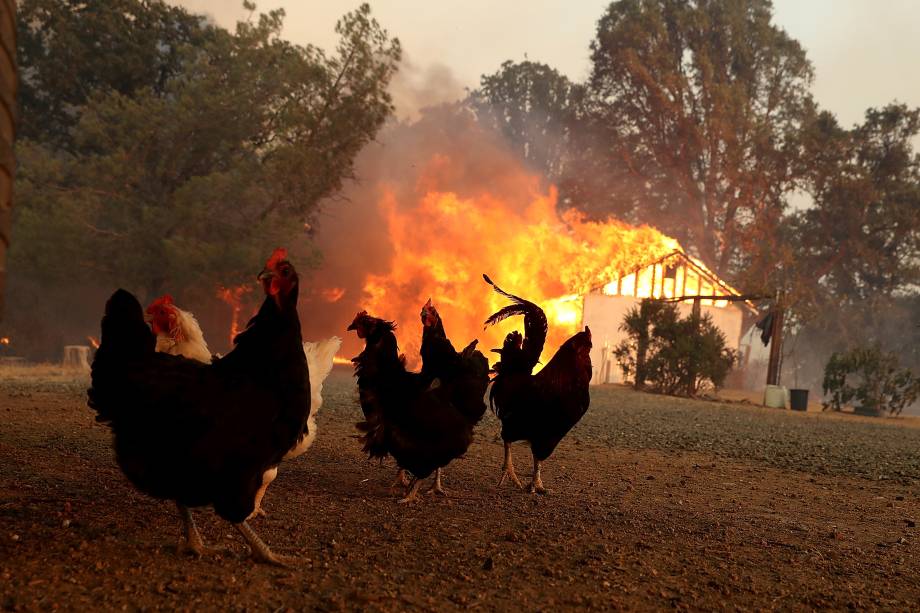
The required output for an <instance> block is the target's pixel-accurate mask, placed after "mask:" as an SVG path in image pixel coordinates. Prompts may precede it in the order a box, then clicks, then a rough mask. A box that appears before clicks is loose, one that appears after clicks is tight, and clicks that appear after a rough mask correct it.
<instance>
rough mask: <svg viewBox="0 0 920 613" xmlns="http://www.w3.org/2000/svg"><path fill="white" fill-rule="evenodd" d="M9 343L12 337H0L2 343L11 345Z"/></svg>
mask: <svg viewBox="0 0 920 613" xmlns="http://www.w3.org/2000/svg"><path fill="white" fill-rule="evenodd" d="M9 344H10V337H8V336H4V337H0V345H9Z"/></svg>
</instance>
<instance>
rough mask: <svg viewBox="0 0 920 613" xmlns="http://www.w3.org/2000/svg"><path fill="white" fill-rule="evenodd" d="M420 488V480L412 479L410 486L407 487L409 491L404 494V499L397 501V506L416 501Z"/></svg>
mask: <svg viewBox="0 0 920 613" xmlns="http://www.w3.org/2000/svg"><path fill="white" fill-rule="evenodd" d="M421 486H422V480H421V479H419V478H418V477H412V484H411V485H410V486H409V491H408V492H407V493H406V497H405V498H400V499H399V500H398V502H399V504H412V503H413V502H417V501H418V490H419V488H420V487H421Z"/></svg>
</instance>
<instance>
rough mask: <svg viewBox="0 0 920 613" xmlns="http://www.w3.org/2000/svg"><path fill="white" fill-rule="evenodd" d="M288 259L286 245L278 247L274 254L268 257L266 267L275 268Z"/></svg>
mask: <svg viewBox="0 0 920 613" xmlns="http://www.w3.org/2000/svg"><path fill="white" fill-rule="evenodd" d="M286 259H288V252H287V249H285V248H284V247H278V248H277V249H275V250H274V251H272V256H271V257H270V258H268V261H267V262H265V268H269V269H272V268H275V266H277V265H278V264H280V263H281V262H283V261H285V260H286Z"/></svg>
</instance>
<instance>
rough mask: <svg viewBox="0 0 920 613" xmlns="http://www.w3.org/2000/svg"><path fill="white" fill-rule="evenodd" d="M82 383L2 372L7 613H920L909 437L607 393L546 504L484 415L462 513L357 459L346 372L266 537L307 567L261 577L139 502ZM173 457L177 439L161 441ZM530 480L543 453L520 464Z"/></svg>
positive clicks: (822, 420)
mask: <svg viewBox="0 0 920 613" xmlns="http://www.w3.org/2000/svg"><path fill="white" fill-rule="evenodd" d="M85 385H86V382H85V381H79V380H77V381H75V380H73V378H72V377H68V376H65V375H64V374H61V373H53V372H45V373H41V375H40V376H30V375H29V373H28V372H24V373H16V374H15V376H13V375H11V374H10V373H3V372H0V414H2V415H3V419H2V422H0V607H4V608H6V609H10V610H42V611H44V610H50V609H55V608H57V609H69V610H95V609H105V610H154V609H169V610H175V609H180V610H193V609H194V610H202V609H207V610H212V609H213V610H255V611H263V610H264V611H278V610H286V609H289V610H304V609H311V610H369V611H394V610H432V611H445V610H466V609H473V608H476V609H480V610H561V609H570V608H580V609H596V610H610V609H621V610H622V609H625V610H650V609H678V610H701V611H702V610H705V611H708V610H726V609H731V610H776V609H779V610H803V609H808V610H811V609H842V608H855V609H858V610H911V609H913V608H915V606H916V603H917V602H920V578H918V576H917V574H916V572H915V569H916V568H917V566H918V564H920V548H918V547H917V545H916V527H915V526H916V522H917V521H920V487H918V482H917V479H918V474H920V472H918V467H917V461H918V458H917V453H916V449H917V448H918V442H920V439H918V437H920V428H918V427H917V422H916V421H915V420H909V419H889V420H872V419H868V418H860V417H854V416H840V415H827V414H812V413H809V414H793V413H790V412H787V411H778V410H769V409H762V408H758V407H753V406H745V405H740V404H725V403H715V402H700V401H689V400H681V399H675V398H667V397H660V396H651V395H645V394H637V393H634V392H631V391H629V390H625V389H622V388H617V387H604V388H596V389H594V390H593V392H592V407H591V410H590V411H589V413H588V415H587V416H586V417H585V419H584V420H583V421H582V423H581V424H579V426H578V427H576V429H575V430H573V431H572V433H571V434H570V436H569V437H567V438H566V440H565V441H563V443H562V444H561V445H560V446H559V448H558V449H557V451H556V452H555V453H554V455H553V456H552V457H551V458H550V460H549V461H548V462H547V463H546V465H545V468H544V481H545V482H546V485H547V487H548V488H549V489H550V494H549V495H547V496H531V495H528V494H525V493H523V492H521V491H518V490H514V489H512V488H509V487H507V486H506V487H503V488H502V489H497V488H496V483H497V480H498V477H499V474H500V464H501V454H502V451H501V444H500V442H499V440H498V424H497V422H496V421H495V420H494V419H493V418H491V417H488V418H487V419H486V420H484V422H483V424H482V425H481V426H480V427H479V429H478V431H477V435H476V441H475V443H474V445H473V446H472V447H471V448H470V451H469V453H468V454H467V456H466V457H465V458H463V459H461V460H459V461H457V462H455V463H453V464H451V466H449V467H448V468H447V470H446V474H445V487H446V488H447V489H448V491H449V492H450V496H449V497H448V498H446V499H442V498H430V497H428V498H426V499H425V500H424V501H423V502H421V503H420V504H418V505H415V506H412V507H408V508H407V507H404V506H402V505H397V504H395V496H396V495H395V493H393V492H391V491H389V489H388V486H389V484H390V482H391V481H392V478H393V475H394V468H393V466H391V465H385V466H378V465H377V464H370V463H368V462H367V461H366V460H365V459H364V458H362V456H361V454H360V450H359V445H358V443H357V441H355V440H354V438H352V437H353V434H354V430H353V424H354V422H355V421H356V420H357V417H358V415H359V409H358V408H357V405H356V402H355V393H354V384H353V380H352V378H351V377H350V373H349V372H348V371H347V370H346V369H336V371H335V372H334V373H333V376H332V378H331V379H330V382H329V386H328V389H327V393H326V394H325V395H326V404H325V405H324V407H323V410H322V412H321V414H320V416H319V436H318V438H317V441H316V444H315V445H314V447H313V448H311V450H310V451H309V452H308V453H307V454H306V455H305V456H303V457H301V458H299V459H298V460H296V461H293V462H290V463H288V464H284V465H283V466H282V468H281V472H280V474H279V477H278V479H277V480H276V481H275V482H274V483H273V484H272V487H271V488H270V489H269V491H268V494H267V496H266V498H265V502H264V507H265V509H266V510H267V511H268V517H267V518H261V519H257V520H255V521H254V522H253V527H254V528H255V530H256V531H257V532H258V533H259V534H260V535H261V536H262V537H263V538H264V539H265V540H266V541H267V542H268V543H270V544H271V545H272V546H273V547H274V548H276V549H277V550H278V551H280V552H282V553H285V554H287V555H292V556H296V557H297V558H299V560H300V561H299V562H298V563H297V564H296V565H295V566H294V567H292V568H288V569H279V568H273V567H266V566H263V565H256V564H254V563H252V561H251V560H250V559H249V558H248V557H247V555H246V550H245V547H244V545H243V544H242V543H241V541H240V539H239V537H238V536H237V535H236V534H235V531H234V530H233V529H232V528H230V526H229V525H228V524H226V522H223V521H221V520H219V519H218V518H216V517H215V516H214V515H213V513H212V512H211V511H209V510H199V511H196V515H197V517H198V519H199V526H200V527H201V529H202V532H203V535H204V537H205V540H206V541H207V542H208V544H210V545H213V546H215V547H217V548H218V550H219V553H217V554H215V555H211V556H206V557H204V558H202V559H200V560H196V559H193V558H188V557H184V556H179V555H177V554H176V553H175V537H176V535H177V532H178V522H177V519H176V517H175V513H174V510H173V508H172V506H171V505H170V504H169V503H167V502H161V501H155V500H151V499H149V498H146V497H145V496H142V495H140V494H138V493H137V492H135V491H134V490H133V489H132V488H131V487H130V485H129V484H128V483H127V482H126V480H125V479H124V478H123V477H122V475H121V473H120V471H119V470H118V467H117V466H116V465H115V463H114V459H113V456H112V451H111V446H110V438H109V433H108V431H107V429H106V428H104V427H101V426H99V425H98V424H95V423H94V422H93V419H92V413H91V411H89V410H88V409H87V408H86V406H85V397H84V395H83V393H84V392H83V390H84V389H85ZM164 444H168V441H164ZM515 459H516V463H517V466H518V471H519V473H520V474H521V477H522V478H525V477H526V476H528V475H529V454H528V453H527V450H526V449H525V448H523V447H516V448H515Z"/></svg>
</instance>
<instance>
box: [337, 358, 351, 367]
mask: <svg viewBox="0 0 920 613" xmlns="http://www.w3.org/2000/svg"><path fill="white" fill-rule="evenodd" d="M332 363H333V364H348V365H349V366H351V365H352V363H351V360H349V359H348V358H343V357H341V356H335V357H334V358H332Z"/></svg>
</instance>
